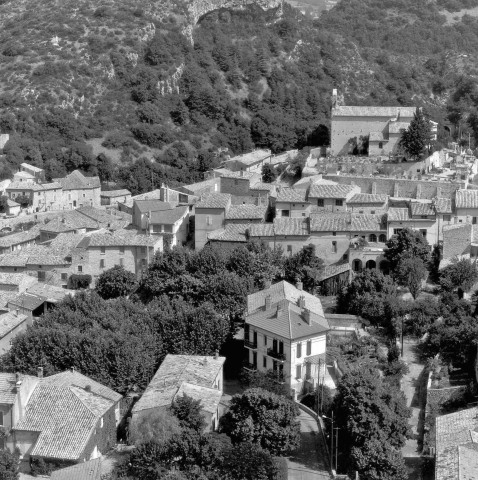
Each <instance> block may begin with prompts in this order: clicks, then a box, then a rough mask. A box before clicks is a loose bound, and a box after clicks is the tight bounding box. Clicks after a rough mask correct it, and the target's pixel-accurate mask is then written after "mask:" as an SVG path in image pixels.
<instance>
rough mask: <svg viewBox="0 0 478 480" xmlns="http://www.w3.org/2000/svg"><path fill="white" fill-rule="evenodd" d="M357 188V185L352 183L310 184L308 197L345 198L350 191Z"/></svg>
mask: <svg viewBox="0 0 478 480" xmlns="http://www.w3.org/2000/svg"><path fill="white" fill-rule="evenodd" d="M354 190H358V187H354V186H352V185H340V184H337V185H323V184H320V183H319V184H314V185H311V187H310V191H309V198H347V195H349V194H350V192H352V191H354Z"/></svg>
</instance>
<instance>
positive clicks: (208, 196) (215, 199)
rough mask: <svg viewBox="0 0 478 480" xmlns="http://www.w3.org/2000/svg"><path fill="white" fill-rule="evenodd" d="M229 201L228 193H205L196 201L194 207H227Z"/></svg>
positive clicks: (229, 195)
mask: <svg viewBox="0 0 478 480" xmlns="http://www.w3.org/2000/svg"><path fill="white" fill-rule="evenodd" d="M230 203H231V194H229V193H205V194H204V195H201V199H200V200H199V202H198V203H196V208H227V206H228V205H230Z"/></svg>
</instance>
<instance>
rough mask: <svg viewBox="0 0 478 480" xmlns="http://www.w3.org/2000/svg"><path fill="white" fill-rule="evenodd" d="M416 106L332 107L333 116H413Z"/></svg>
mask: <svg viewBox="0 0 478 480" xmlns="http://www.w3.org/2000/svg"><path fill="white" fill-rule="evenodd" d="M415 112H416V107H375V106H372V107H355V106H345V105H339V106H337V107H335V108H334V109H332V117H390V118H392V117H397V115H398V114H400V117H406V118H413V116H414V115H415Z"/></svg>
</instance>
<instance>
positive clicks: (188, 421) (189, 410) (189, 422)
mask: <svg viewBox="0 0 478 480" xmlns="http://www.w3.org/2000/svg"><path fill="white" fill-rule="evenodd" d="M171 411H172V412H173V414H174V415H175V416H176V418H177V419H178V420H179V424H180V425H181V427H183V428H191V429H192V430H195V431H196V432H199V433H200V432H202V431H203V430H204V428H205V427H206V422H205V420H204V417H203V415H202V413H201V401H200V400H194V399H193V398H191V397H189V396H188V395H186V394H183V396H182V397H178V398H176V399H175V400H174V403H173V404H172V405H171Z"/></svg>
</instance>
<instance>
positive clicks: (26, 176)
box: [14, 172, 35, 181]
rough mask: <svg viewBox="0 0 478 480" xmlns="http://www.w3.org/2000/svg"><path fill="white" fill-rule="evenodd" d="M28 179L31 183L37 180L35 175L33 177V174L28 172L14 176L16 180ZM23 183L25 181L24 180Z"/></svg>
mask: <svg viewBox="0 0 478 480" xmlns="http://www.w3.org/2000/svg"><path fill="white" fill-rule="evenodd" d="M19 177H20V178H27V179H28V180H30V181H33V180H35V175H32V174H31V173H28V172H17V173H15V174H14V178H19ZM22 181H23V180H22Z"/></svg>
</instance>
